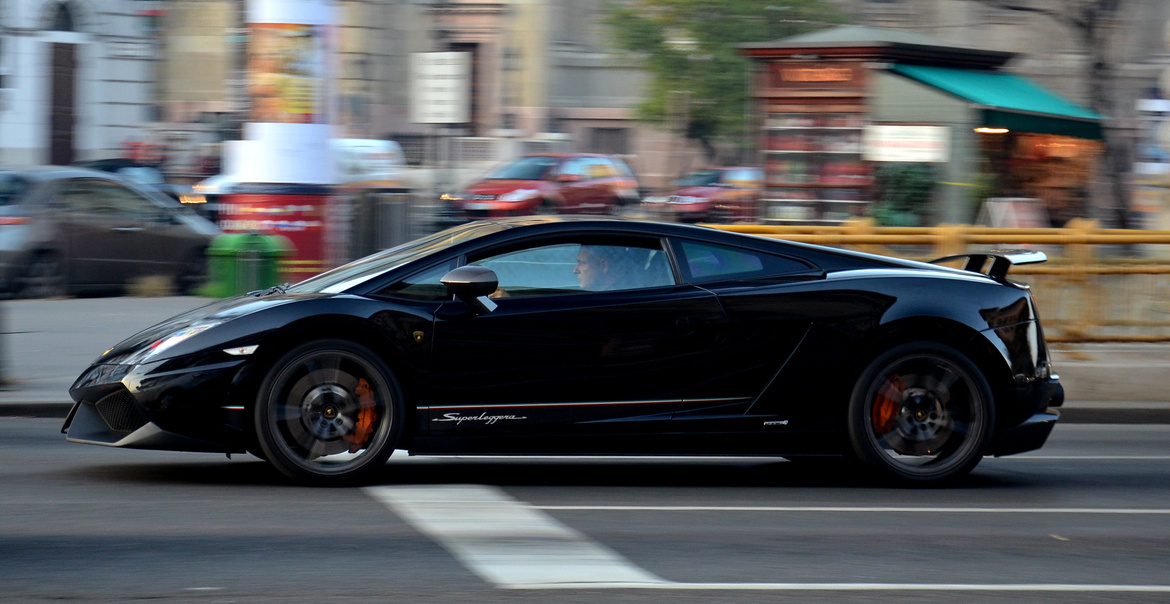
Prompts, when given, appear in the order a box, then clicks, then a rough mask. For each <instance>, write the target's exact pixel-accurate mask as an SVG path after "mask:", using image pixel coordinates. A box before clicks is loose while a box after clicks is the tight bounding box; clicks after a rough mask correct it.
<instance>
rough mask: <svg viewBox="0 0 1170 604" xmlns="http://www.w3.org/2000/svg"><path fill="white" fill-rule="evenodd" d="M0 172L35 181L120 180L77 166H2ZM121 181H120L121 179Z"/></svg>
mask: <svg viewBox="0 0 1170 604" xmlns="http://www.w3.org/2000/svg"><path fill="white" fill-rule="evenodd" d="M0 172H8V173H11V174H19V175H21V176H23V177H24V178H27V179H29V180H34V181H46V180H57V179H60V178H81V177H90V178H104V179H109V180H119V179H118V178H117V177H116V176H113V175H112V173H110V172H103V171H101V170H93V169H90V168H81V167H77V166H9V167H2V168H0ZM119 182H120V181H119Z"/></svg>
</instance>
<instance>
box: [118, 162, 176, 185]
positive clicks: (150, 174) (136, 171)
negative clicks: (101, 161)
mask: <svg viewBox="0 0 1170 604" xmlns="http://www.w3.org/2000/svg"><path fill="white" fill-rule="evenodd" d="M118 174H120V175H121V176H123V177H124V178H126V179H127V180H130V181H132V182H136V183H138V184H141V185H162V184H166V182H167V180H166V179H165V178H163V175H162V172H159V171H158V170H156V169H154V168H147V167H143V166H136V167H132V168H122V169H121V170H118Z"/></svg>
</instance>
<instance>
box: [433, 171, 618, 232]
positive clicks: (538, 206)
mask: <svg viewBox="0 0 1170 604" xmlns="http://www.w3.org/2000/svg"><path fill="white" fill-rule="evenodd" d="M638 200H639V193H638V181H637V179H636V178H634V173H633V172H632V171H630V168H629V166H627V165H626V163H625V162H623V161H622V160H621V159H618V158H616V157H612V156H609V155H600V154H597V153H548V154H533V155H524V156H521V157H518V158H516V159H514V160H512V161H509V162H507V163H504V164H502V165H500V166H498V167H496V168H495V169H493V170H492V171H490V172H488V173H487V174H486V175H484V177H483V178H481V179H480V180H478V181H477V182H475V183H474V184H472V185H470V186H468V187H467V188H466V189H464V190H463V191H460V192H458V193H453V194H447V195H443V196H442V198H441V199H440V201H441V207H440V208H439V214H440V216H439V220H438V222H439V223H440V224H441V225H449V224H458V223H463V222H467V221H469V220H477V219H481V218H504V217H508V216H527V215H531V214H614V213H617V212H619V211H620V210H621V209H622V208H623V207H626V206H629V205H632V204H636V203H638Z"/></svg>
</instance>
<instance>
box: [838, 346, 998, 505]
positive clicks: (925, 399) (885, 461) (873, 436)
mask: <svg viewBox="0 0 1170 604" xmlns="http://www.w3.org/2000/svg"><path fill="white" fill-rule="evenodd" d="M994 426H995V405H994V402H993V399H992V393H991V388H990V386H989V385H988V383H987V379H986V378H984V377H983V374H982V373H981V372H980V371H979V368H978V367H977V366H976V365H975V364H974V363H973V362H972V361H971V360H970V359H969V358H967V356H966V355H964V354H963V353H961V352H959V351H958V350H956V349H954V348H952V347H950V346H946V345H944V344H940V343H936V342H925V341H924V342H910V343H907V344H902V345H900V346H896V347H894V348H892V349H890V350H888V351H886V352H884V353H882V354H881V355H879V356H878V357H877V358H875V359H874V360H873V362H871V363H870V364H869V365H868V366H867V367H866V369H865V370H864V371H863V372H862V373H861V376H860V378H858V380H857V384H856V385H855V386H854V388H853V395H852V397H851V399H850V402H849V420H848V432H849V439H850V443H851V445H852V449H853V453H854V454H855V455H856V456H857V459H858V460H860V461H861V462H862V463H864V464H865V465H866V466H868V467H870V468H872V469H875V470H877V471H878V472H880V473H882V474H885V475H886V476H889V477H893V478H895V479H897V480H899V481H902V482H906V483H916V484H929V483H939V482H945V481H951V480H954V479H957V478H959V477H962V476H964V475H966V474H967V473H968V472H970V471H971V470H972V469H973V468H974V467H975V466H976V465H977V464H978V463H979V461H980V460H981V459H982V458H983V455H984V452H985V451H986V450H987V446H988V443H989V442H990V440H991V435H992V430H993V429H994Z"/></svg>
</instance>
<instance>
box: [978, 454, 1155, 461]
mask: <svg viewBox="0 0 1170 604" xmlns="http://www.w3.org/2000/svg"><path fill="white" fill-rule="evenodd" d="M1001 460H1009V461H1036V460H1040V461H1170V455H1027V454H1025V455H1013V456H1010V457H988V458H985V459H984V460H983V461H984V462H988V461H1001Z"/></svg>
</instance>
